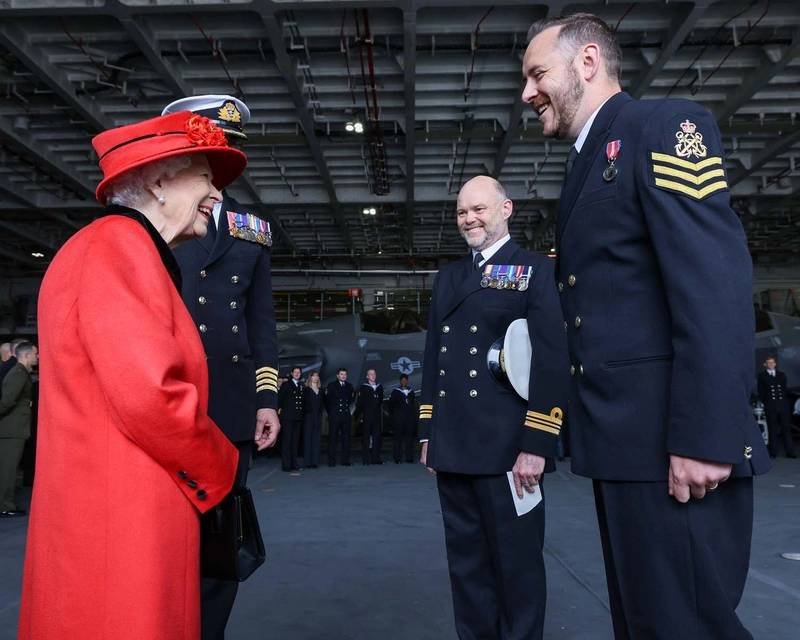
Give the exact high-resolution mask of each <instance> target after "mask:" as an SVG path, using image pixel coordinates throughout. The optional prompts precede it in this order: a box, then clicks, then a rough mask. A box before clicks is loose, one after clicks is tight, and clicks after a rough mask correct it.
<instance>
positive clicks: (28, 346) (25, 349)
mask: <svg viewBox="0 0 800 640" xmlns="http://www.w3.org/2000/svg"><path fill="white" fill-rule="evenodd" d="M33 347H34V344H33V343H32V342H29V341H28V340H25V341H24V342H20V343H18V344H17V351H16V354H17V360H22V357H23V356H25V355H26V354H28V353H30V352H31V351H33Z"/></svg>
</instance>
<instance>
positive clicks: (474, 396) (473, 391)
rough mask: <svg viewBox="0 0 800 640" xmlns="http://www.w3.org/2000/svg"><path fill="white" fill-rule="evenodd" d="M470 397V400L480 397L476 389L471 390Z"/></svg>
mask: <svg viewBox="0 0 800 640" xmlns="http://www.w3.org/2000/svg"><path fill="white" fill-rule="evenodd" d="M469 397H470V398H477V397H478V392H477V391H475V389H470V390H469Z"/></svg>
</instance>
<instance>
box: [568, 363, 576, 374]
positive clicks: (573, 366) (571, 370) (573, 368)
mask: <svg viewBox="0 0 800 640" xmlns="http://www.w3.org/2000/svg"><path fill="white" fill-rule="evenodd" d="M569 375H571V376H574V375H575V365H574V364H573V365H570V367H569Z"/></svg>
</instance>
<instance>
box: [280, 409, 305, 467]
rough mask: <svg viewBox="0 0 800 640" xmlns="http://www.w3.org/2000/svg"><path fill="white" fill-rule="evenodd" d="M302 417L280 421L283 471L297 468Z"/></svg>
mask: <svg viewBox="0 0 800 640" xmlns="http://www.w3.org/2000/svg"><path fill="white" fill-rule="evenodd" d="M302 431H303V419H302V418H300V419H299V420H282V421H281V468H282V469H283V470H284V471H290V470H292V469H297V454H298V449H299V448H300V434H301V433H302Z"/></svg>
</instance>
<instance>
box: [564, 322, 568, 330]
mask: <svg viewBox="0 0 800 640" xmlns="http://www.w3.org/2000/svg"><path fill="white" fill-rule="evenodd" d="M567 326H568V325H567V321H566V320H564V331H566V330H567Z"/></svg>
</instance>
